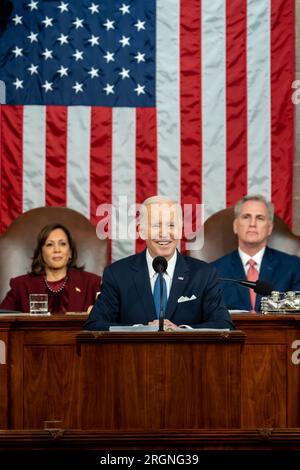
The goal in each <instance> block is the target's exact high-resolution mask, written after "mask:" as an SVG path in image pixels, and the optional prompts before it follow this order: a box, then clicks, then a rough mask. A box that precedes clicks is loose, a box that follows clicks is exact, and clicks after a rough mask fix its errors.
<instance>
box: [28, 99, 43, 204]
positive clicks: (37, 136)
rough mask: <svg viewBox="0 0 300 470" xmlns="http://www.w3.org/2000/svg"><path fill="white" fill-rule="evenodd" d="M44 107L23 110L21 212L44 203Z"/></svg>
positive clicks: (31, 107)
mask: <svg viewBox="0 0 300 470" xmlns="http://www.w3.org/2000/svg"><path fill="white" fill-rule="evenodd" d="M45 172H46V108H45V107H44V106H24V110H23V212H25V211H28V210H30V209H33V208H34V207H40V206H44V205H45Z"/></svg>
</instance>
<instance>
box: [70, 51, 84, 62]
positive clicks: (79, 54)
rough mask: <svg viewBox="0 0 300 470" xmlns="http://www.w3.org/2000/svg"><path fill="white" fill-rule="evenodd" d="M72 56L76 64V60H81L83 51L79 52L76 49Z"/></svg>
mask: <svg viewBox="0 0 300 470" xmlns="http://www.w3.org/2000/svg"><path fill="white" fill-rule="evenodd" d="M72 56H73V57H75V60H76V62H77V61H78V60H83V51H79V50H78V49H76V51H75V52H74V54H72Z"/></svg>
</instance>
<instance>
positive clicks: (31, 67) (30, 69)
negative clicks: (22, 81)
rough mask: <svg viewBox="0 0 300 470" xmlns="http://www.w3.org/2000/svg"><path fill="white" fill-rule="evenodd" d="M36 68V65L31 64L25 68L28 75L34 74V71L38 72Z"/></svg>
mask: <svg viewBox="0 0 300 470" xmlns="http://www.w3.org/2000/svg"><path fill="white" fill-rule="evenodd" d="M38 68H39V67H38V65H34V64H31V65H30V67H28V69H27V70H29V72H30V75H34V74H35V73H38Z"/></svg>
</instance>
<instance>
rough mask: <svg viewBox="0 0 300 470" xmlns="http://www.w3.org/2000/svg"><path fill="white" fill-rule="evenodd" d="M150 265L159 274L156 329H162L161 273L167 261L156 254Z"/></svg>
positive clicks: (165, 268) (166, 265)
mask: <svg viewBox="0 0 300 470" xmlns="http://www.w3.org/2000/svg"><path fill="white" fill-rule="evenodd" d="M152 267H153V269H154V271H155V272H156V273H158V275H159V292H160V296H159V305H160V307H159V326H158V331H164V315H165V312H164V306H163V273H164V272H166V270H167V267H168V261H167V260H166V258H164V257H163V256H156V258H154V260H153V261H152Z"/></svg>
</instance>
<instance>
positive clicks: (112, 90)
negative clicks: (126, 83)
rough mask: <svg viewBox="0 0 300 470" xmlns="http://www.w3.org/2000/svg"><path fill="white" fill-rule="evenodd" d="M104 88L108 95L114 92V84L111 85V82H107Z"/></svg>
mask: <svg viewBox="0 0 300 470" xmlns="http://www.w3.org/2000/svg"><path fill="white" fill-rule="evenodd" d="M103 90H104V91H105V93H106V94H107V95H109V94H112V95H113V94H114V85H110V84H109V83H107V84H106V86H105V87H104V88H103Z"/></svg>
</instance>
